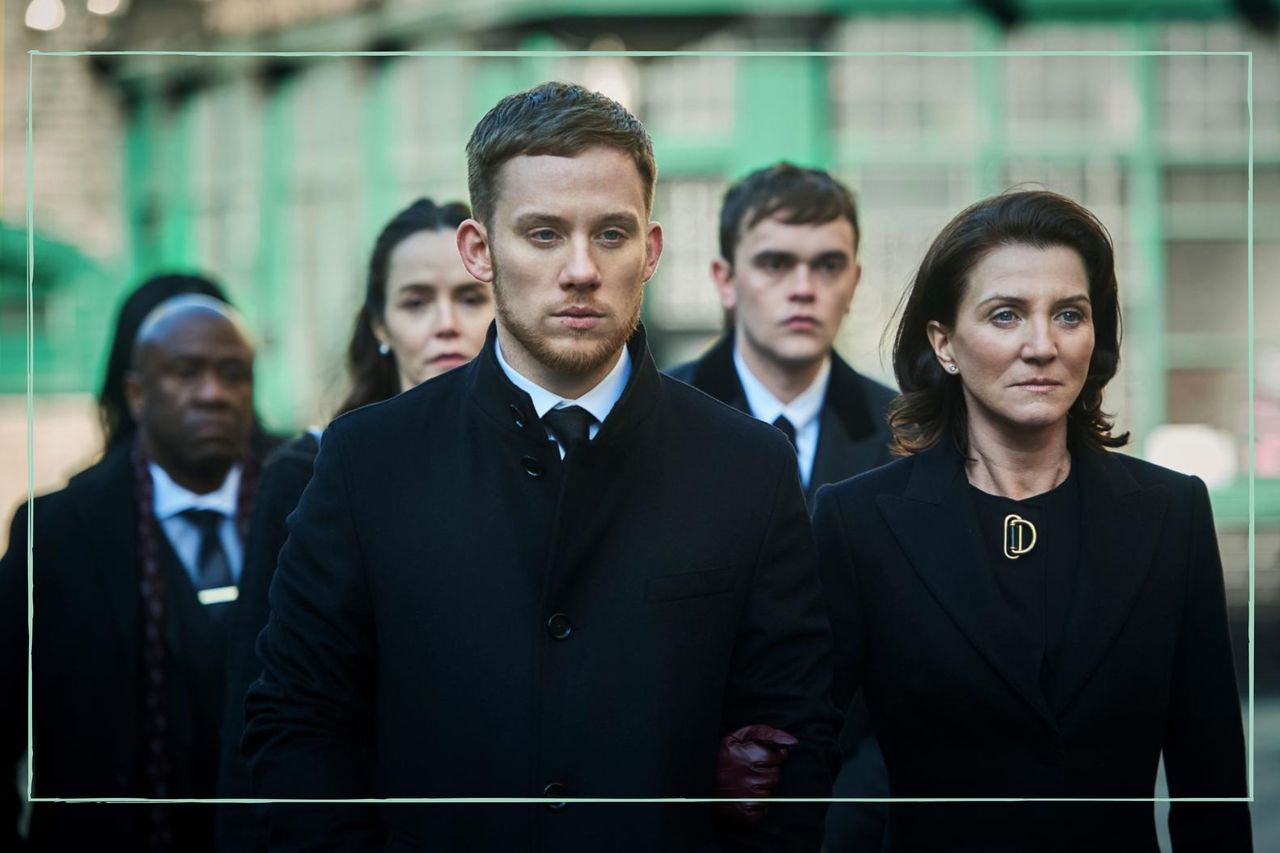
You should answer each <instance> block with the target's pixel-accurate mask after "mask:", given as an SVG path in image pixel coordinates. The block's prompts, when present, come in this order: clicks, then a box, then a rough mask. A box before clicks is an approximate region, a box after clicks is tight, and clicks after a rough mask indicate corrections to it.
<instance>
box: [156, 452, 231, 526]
mask: <svg viewBox="0 0 1280 853" xmlns="http://www.w3.org/2000/svg"><path fill="white" fill-rule="evenodd" d="M148 467H149V468H150V469H151V483H152V489H153V491H154V494H155V500H154V503H155V513H156V518H157V519H159V520H160V521H164V520H165V519H167V518H172V517H173V516H175V515H178V514H180V513H182V512H184V511H186V510H188V509H211V510H214V511H216V512H220V513H222V514H223V515H224V516H226V517H227V518H235V517H236V499H237V498H238V496H239V494H240V475H241V470H240V463H238V462H237V463H236V464H235V465H232V466H231V470H230V471H228V472H227V476H226V477H225V478H224V479H223V481H222V485H221V486H219V487H218V488H217V489H215V490H213V491H212V492H208V493H206V494H203V495H197V494H196V493H195V492H192V491H189V490H188V489H184V488H183V487H182V486H179V485H178V484H177V483H175V482H174V481H173V478H172V477H170V476H169V472H167V471H165V470H164V469H163V468H161V467H160V466H159V465H157V464H156V463H155V462H151V463H149V465H148Z"/></svg>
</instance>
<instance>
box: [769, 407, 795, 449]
mask: <svg viewBox="0 0 1280 853" xmlns="http://www.w3.org/2000/svg"><path fill="white" fill-rule="evenodd" d="M773 425H774V426H775V427H777V428H778V429H779V430H781V431H782V434H783V435H785V436H786V437H787V441H789V442H791V448H792V449H793V450H795V452H796V453H799V452H800V448H798V447H796V428H795V426H793V425H792V423H791V421H789V420H787V416H786V415H778V417H777V419H776V420H775V421H774V422H773Z"/></svg>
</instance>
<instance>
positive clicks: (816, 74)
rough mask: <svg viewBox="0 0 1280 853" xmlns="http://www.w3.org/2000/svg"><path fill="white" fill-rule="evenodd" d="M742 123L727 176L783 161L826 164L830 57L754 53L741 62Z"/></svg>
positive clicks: (739, 122)
mask: <svg viewBox="0 0 1280 853" xmlns="http://www.w3.org/2000/svg"><path fill="white" fill-rule="evenodd" d="M738 68H739V71H738V86H737V92H738V94H737V103H736V108H737V122H736V127H735V128H734V131H735V132H734V143H733V146H732V148H731V149H730V151H729V159H728V160H727V161H726V162H725V163H724V168H725V169H726V170H727V176H728V177H730V178H737V177H740V176H742V175H745V174H747V173H748V172H751V171H753V170H755V169H759V168H761V167H762V166H767V165H768V164H770V163H774V162H776V161H778V160H791V161H793V162H795V163H796V164H798V165H802V166H817V167H822V166H826V165H827V163H828V159H829V157H830V149H829V144H828V140H829V138H830V133H829V123H830V118H829V110H828V106H827V104H828V98H827V87H826V70H827V62H826V60H825V59H822V58H820V57H781V56H754V57H751V58H749V59H747V60H745V61H742V62H740V63H738Z"/></svg>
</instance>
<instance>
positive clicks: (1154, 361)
mask: <svg viewBox="0 0 1280 853" xmlns="http://www.w3.org/2000/svg"><path fill="white" fill-rule="evenodd" d="M1132 37H1133V45H1132V47H1133V49H1134V50H1152V49H1153V48H1154V46H1155V43H1156V34H1155V30H1154V27H1152V26H1151V25H1149V24H1136V25H1135V26H1134V27H1133V30H1132ZM1129 62H1130V67H1131V68H1132V71H1133V75H1134V82H1135V87H1134V88H1135V91H1136V92H1137V98H1136V101H1137V103H1138V109H1139V110H1140V115H1139V119H1138V128H1137V132H1136V134H1135V137H1134V150H1133V153H1132V154H1131V156H1130V158H1129V163H1128V176H1129V181H1128V199H1127V202H1128V205H1127V206H1128V209H1129V211H1130V220H1129V227H1130V233H1131V234H1132V235H1133V238H1134V239H1133V251H1134V254H1135V256H1136V258H1137V268H1138V270H1139V276H1137V277H1133V278H1130V279H1129V280H1128V281H1126V282H1125V286H1126V290H1128V291H1129V293H1130V296H1129V297H1128V303H1129V311H1128V314H1127V315H1126V318H1125V319H1126V328H1125V335H1126V340H1125V353H1124V357H1125V358H1126V359H1127V360H1128V362H1129V373H1128V380H1129V384H1130V387H1131V388H1132V393H1131V394H1130V399H1131V401H1132V403H1131V405H1130V408H1131V411H1129V412H1128V413H1127V415H1128V418H1129V422H1130V423H1131V424H1132V425H1133V437H1134V440H1135V442H1136V444H1137V445H1138V446H1142V443H1143V442H1144V441H1145V439H1146V437H1147V435H1148V434H1149V433H1150V432H1151V430H1152V429H1154V428H1155V427H1156V426H1158V425H1160V424H1162V423H1164V422H1165V419H1166V416H1167V413H1168V387H1167V385H1168V377H1167V376H1166V370H1167V365H1166V363H1165V308H1164V306H1165V268H1164V266H1165V265H1164V233H1163V222H1162V220H1161V197H1162V189H1161V174H1162V169H1163V166H1162V164H1161V162H1160V144H1159V141H1158V136H1159V116H1158V115H1157V110H1158V109H1159V81H1158V80H1157V76H1156V75H1157V71H1158V69H1157V65H1156V62H1157V59H1156V57H1152V56H1135V57H1132V58H1131V59H1130V60H1129ZM1120 274H1121V275H1122V276H1123V274H1124V273H1123V271H1120Z"/></svg>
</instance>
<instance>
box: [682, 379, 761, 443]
mask: <svg viewBox="0 0 1280 853" xmlns="http://www.w3.org/2000/svg"><path fill="white" fill-rule="evenodd" d="M662 382H663V386H664V388H665V389H666V393H667V399H668V400H669V401H670V404H671V407H672V410H673V414H674V415H675V416H676V417H677V418H681V419H685V422H687V423H688V424H690V425H691V426H694V427H696V428H698V429H699V430H700V431H701V430H710V431H713V432H716V433H717V434H722V433H725V432H727V433H728V435H729V436H741V437H744V438H748V437H751V436H755V437H759V436H768V437H770V438H772V437H773V436H775V435H776V436H779V437H781V436H782V433H781V432H779V431H778V430H777V429H774V428H773V427H772V426H769V425H768V424H766V423H764V422H763V421H761V420H759V419H757V418H753V417H752V416H751V415H748V414H747V413H746V412H742V411H739V410H738V409H735V408H734V407H733V406H730V405H729V404H728V403H723V402H721V401H720V400H717V399H716V398H715V397H712V396H711V395H710V394H708V393H706V392H705V391H701V390H699V389H698V388H695V387H693V386H692V385H689V384H687V383H685V382H683V381H681V380H680V379H675V378H672V377H671V376H670V375H667V376H663V377H662ZM783 440H784V441H785V440H786V439H785V438H784V439H783Z"/></svg>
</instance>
